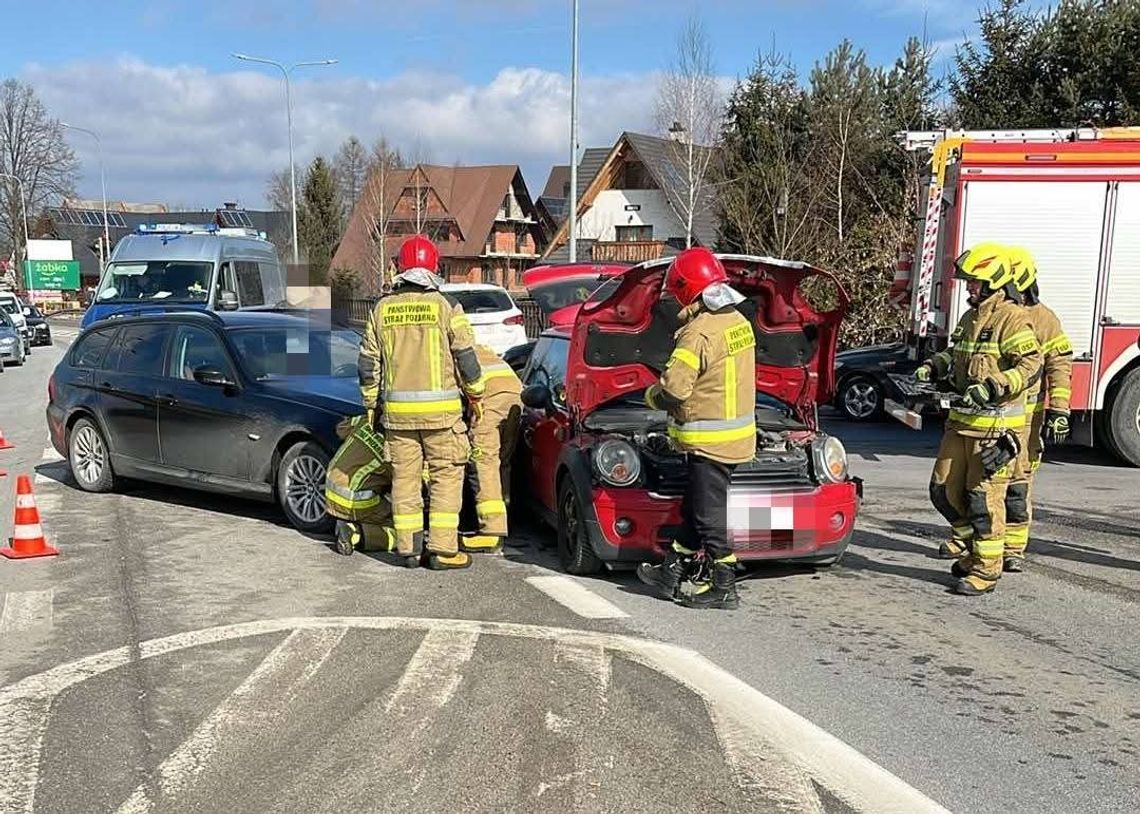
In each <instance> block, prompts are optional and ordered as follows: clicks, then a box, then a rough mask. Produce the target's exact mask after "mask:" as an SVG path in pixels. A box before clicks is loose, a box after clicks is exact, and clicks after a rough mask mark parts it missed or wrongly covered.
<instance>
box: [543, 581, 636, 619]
mask: <svg viewBox="0 0 1140 814" xmlns="http://www.w3.org/2000/svg"><path fill="white" fill-rule="evenodd" d="M526 581H527V582H529V583H530V584H531V585H533V586H534V587H535V588H538V590H540V591H542V592H543V593H544V594H546V595H547V596H549V597H550V598H551V599H553V600H554V601H555V602H557V603H558V604H559V605H562V606H563V607H565V608H569V609H570V610H572V611H574V613H576V614H578V615H579V616H582V617H585V618H586V619H623V618H625V617H627V616H629V614H628V613H626V612H625V611H623V610H622V609H621V608H619V607H618V606H617V605H615V604H614V603H612V602H610V601H609V600H607V599H603V598H602V597H600V596H598V595H597V594H596V593H594V592H593V591H591V590H590V589H589V588H587V587H585V586H584V585H581V584H579V583H578V582H576V581H574V580H573V579H571V578H570V577H562V576H553V577H527V578H526Z"/></svg>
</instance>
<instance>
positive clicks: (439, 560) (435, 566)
mask: <svg viewBox="0 0 1140 814" xmlns="http://www.w3.org/2000/svg"><path fill="white" fill-rule="evenodd" d="M427 567H428V568H430V569H431V570H433V571H457V570H459V569H460V568H470V567H471V555H470V554H468V553H467V552H466V551H457V552H456V553H454V554H436V553H434V552H433V553H431V554H429V555H428V562H427Z"/></svg>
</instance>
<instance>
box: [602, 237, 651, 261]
mask: <svg viewBox="0 0 1140 814" xmlns="http://www.w3.org/2000/svg"><path fill="white" fill-rule="evenodd" d="M667 245H668V244H666V243H665V241H664V240H620V241H600V240H599V241H598V242H596V243H594V244H593V245H592V246H591V247H590V259H591V260H593V261H594V262H595V263H644V262H646V261H647V260H657V259H659V258H662V257H664V256H665V247H666V246H667Z"/></svg>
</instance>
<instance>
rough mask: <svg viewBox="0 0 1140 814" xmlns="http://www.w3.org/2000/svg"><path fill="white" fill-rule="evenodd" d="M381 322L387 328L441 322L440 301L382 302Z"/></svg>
mask: <svg viewBox="0 0 1140 814" xmlns="http://www.w3.org/2000/svg"><path fill="white" fill-rule="evenodd" d="M380 322H381V324H383V326H384V327H385V328H388V327H399V326H404V325H432V324H438V323H439V303H435V302H385V303H381V304H380Z"/></svg>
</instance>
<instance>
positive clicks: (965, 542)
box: [915, 243, 1041, 596]
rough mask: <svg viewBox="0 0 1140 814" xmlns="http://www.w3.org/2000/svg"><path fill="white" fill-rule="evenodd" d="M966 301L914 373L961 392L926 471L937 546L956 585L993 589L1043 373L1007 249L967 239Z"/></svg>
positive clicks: (961, 264)
mask: <svg viewBox="0 0 1140 814" xmlns="http://www.w3.org/2000/svg"><path fill="white" fill-rule="evenodd" d="M955 264H956V269H957V276H958V278H959V279H963V280H965V281H966V288H967V291H968V292H969V303H970V306H971V308H970V310H969V311H967V312H966V314H965V315H963V317H962V319H961V320H960V321H959V322H958V325H957V327H956V328H955V329H954V333H953V334H952V335H951V339H950V341H951V346H950V347H949V348H947V349H946V350H945V351H942V352H941V353H938V354H935V355H934V356H933V357H932V358H931V359H930V360H928V361H927V362H925V363H923V364H922V365H921V366H919V368H918V370H917V371H916V374H915V375H916V377H917V378H918V379H919V380H921V381H930V380H931V379H937V380H943V381H945V382H947V383H948V384H949V386H950V388H951V389H952V390H953V391H954V392H955V393H957V394H958V395H959V397H960V400H959V401H958V402H957V403H955V404H953V405H952V406H951V410H950V415H949V416H948V418H947V421H946V431H945V433H944V434H943V436H942V444H941V446H940V447H939V449H938V457H937V460H936V461H935V464H934V471H933V472H932V473H931V479H930V499H931V502H932V503H933V504H934V507H935V508H936V509H938V511H939V512H941V514H942V515H943V516H944V517H945V518H946V519H947V520H948V521H950V525H951V528H952V539H951V542H950V543H949V544H945V545H944V546H943V548H942V549H941V553H943V555H947V554H949V555H952V556H953V555H956V556H959V557H960V559H959V560H958V561H957V562H955V563H954V566H953V567H952V568H951V573H953V574H954V576H956V577H958V581H957V583H956V584H955V586H954V590H955V592H956V593H959V594H963V595H965V596H976V595H979V594H984V593H988V592H989V591H992V590H993V589H994V587H995V586H996V585H997V580H998V578H999V577H1001V572H1002V562H1003V557H1002V554H1003V550H1004V547H1005V520H1006V518H1005V499H1006V489H1007V487H1008V485H1009V481H1010V475H1011V473H1012V472H1014V471H1016V467H1017V466H1018V461H1019V458H1021V457H1022V456H1023V446H1022V444H1021V443H1020V437H1021V435H1020V434H1021V432H1022V431H1023V430H1024V428H1025V426H1026V423H1027V421H1028V418H1027V416H1026V405H1025V392H1026V390H1027V389H1028V388H1030V387H1032V386H1033V385H1034V383H1035V382H1036V381H1037V380H1038V379H1039V378H1040V376H1041V348H1040V345H1039V344H1038V342H1037V337H1036V335H1035V334H1034V333H1033V328H1032V326H1031V325H1030V323H1029V317H1028V315H1027V314H1026V312H1025V310H1024V309H1023V308H1022V307H1021V305H1020V304H1019V303H1020V301H1021V298H1020V294H1019V293H1018V291H1017V286H1016V285H1015V284H1014V277H1013V270H1012V263H1011V261H1010V256H1009V252H1008V250H1006V249H1005V248H1004V247H1002V246H999V245H997V244H993V243H984V244H980V245H977V246H974V247H972V248H970V249H968V250H966V251H965V252H963V253H962V254H961V255H960V256H959V257H958V259H957V261H956V263H955Z"/></svg>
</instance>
